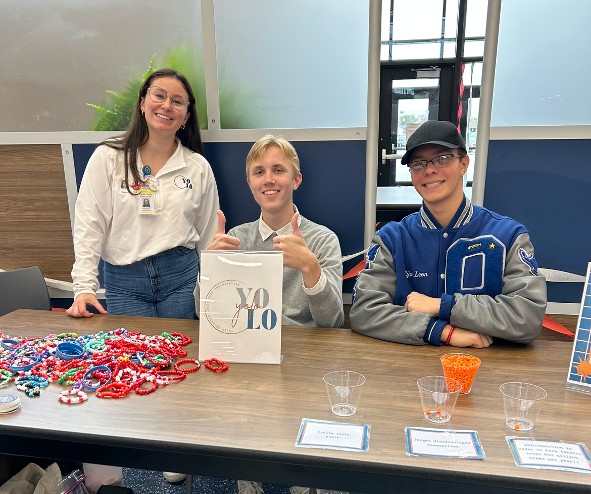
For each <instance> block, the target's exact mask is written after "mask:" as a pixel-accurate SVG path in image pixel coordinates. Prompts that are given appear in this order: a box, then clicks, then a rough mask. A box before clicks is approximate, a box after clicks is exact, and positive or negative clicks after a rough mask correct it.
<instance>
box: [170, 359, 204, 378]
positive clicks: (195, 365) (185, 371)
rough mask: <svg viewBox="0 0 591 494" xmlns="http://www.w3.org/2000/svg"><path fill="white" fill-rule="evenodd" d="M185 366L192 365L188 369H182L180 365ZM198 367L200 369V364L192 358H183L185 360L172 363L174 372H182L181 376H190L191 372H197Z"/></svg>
mask: <svg viewBox="0 0 591 494" xmlns="http://www.w3.org/2000/svg"><path fill="white" fill-rule="evenodd" d="M185 364H193V366H192V367H189V368H188V369H187V368H185V369H182V368H181V365H185ZM200 367H201V364H200V363H199V360H196V359H194V358H185V359H181V360H177V361H176V362H175V363H174V370H176V371H178V372H182V373H183V374H191V373H193V372H197V371H198V370H199V368H200Z"/></svg>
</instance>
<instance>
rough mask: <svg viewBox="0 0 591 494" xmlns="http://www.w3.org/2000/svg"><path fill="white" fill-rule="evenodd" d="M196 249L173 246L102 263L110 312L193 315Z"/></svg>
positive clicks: (129, 314) (162, 315)
mask: <svg viewBox="0 0 591 494" xmlns="http://www.w3.org/2000/svg"><path fill="white" fill-rule="evenodd" d="M198 270H199V261H198V257H197V252H196V251H195V250H194V249H188V248H187V247H174V248H172V249H169V250H166V251H164V252H161V253H160V254H156V255H154V256H151V257H147V258H146V259H142V260H141V261H137V262H134V263H133V264H128V265H126V266H115V265H113V264H109V263H108V262H105V263H104V282H105V291H106V298H107V310H108V311H109V313H110V314H119V315H127V316H147V317H172V318H177V319H195V318H196V314H195V295H194V290H195V284H196V282H197V272H198Z"/></svg>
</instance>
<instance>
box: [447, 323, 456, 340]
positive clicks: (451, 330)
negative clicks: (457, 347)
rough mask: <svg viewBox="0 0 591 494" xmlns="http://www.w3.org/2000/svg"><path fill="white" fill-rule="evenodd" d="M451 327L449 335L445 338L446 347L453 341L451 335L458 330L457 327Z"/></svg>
mask: <svg viewBox="0 0 591 494" xmlns="http://www.w3.org/2000/svg"><path fill="white" fill-rule="evenodd" d="M449 326H450V328H449V333H447V338H445V344H446V345H449V342H450V341H451V335H452V334H454V331H455V329H456V327H455V326H453V325H451V324H450V325H449Z"/></svg>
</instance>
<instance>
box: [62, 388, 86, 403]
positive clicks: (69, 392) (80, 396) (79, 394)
mask: <svg viewBox="0 0 591 494" xmlns="http://www.w3.org/2000/svg"><path fill="white" fill-rule="evenodd" d="M57 399H58V401H61V402H62V403H66V404H68V405H71V404H75V403H83V402H85V401H86V400H88V395H87V394H86V393H85V392H84V391H82V390H81V389H66V390H64V391H62V392H60V394H59V395H58V396H57Z"/></svg>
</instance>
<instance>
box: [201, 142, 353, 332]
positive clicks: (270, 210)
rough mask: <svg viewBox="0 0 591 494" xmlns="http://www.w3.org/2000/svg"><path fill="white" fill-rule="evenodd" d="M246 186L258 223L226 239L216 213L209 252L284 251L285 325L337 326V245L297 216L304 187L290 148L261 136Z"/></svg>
mask: <svg viewBox="0 0 591 494" xmlns="http://www.w3.org/2000/svg"><path fill="white" fill-rule="evenodd" d="M246 181H247V182H248V186H249V187H250V190H251V192H252V195H253V197H254V200H255V201H256V202H257V203H258V205H259V206H260V207H261V216H260V218H259V219H258V220H256V221H253V222H251V223H244V224H242V225H239V226H237V227H235V228H233V229H231V230H230V231H229V232H228V233H227V234H226V233H224V231H225V222H226V220H225V217H224V214H223V213H222V212H221V211H218V231H217V233H216V234H215V235H214V237H213V240H212V242H211V243H210V244H209V246H208V247H207V250H249V251H251V250H280V251H283V265H284V269H283V319H282V322H283V324H293V325H299V326H318V327H327V328H334V327H341V326H342V325H343V320H344V314H343V298H342V276H343V267H342V261H341V248H340V245H339V240H338V238H337V236H336V235H335V234H334V233H333V232H332V231H331V230H329V229H328V228H326V227H325V226H322V225H318V224H317V223H314V222H312V221H310V220H309V219H307V218H304V217H303V216H301V215H300V214H299V212H298V210H297V208H296V207H295V205H294V203H293V192H294V191H295V190H297V189H298V187H299V186H300V185H301V183H302V173H301V172H300V160H299V158H298V155H297V153H296V150H295V149H294V147H293V146H292V145H291V144H290V143H289V142H288V141H287V140H285V139H283V138H282V137H275V136H273V135H266V136H263V137H261V138H260V139H259V140H258V141H257V142H256V143H255V144H254V145H253V146H252V149H251V150H250V152H249V153H248V156H247V157H246ZM197 302H198V301H197Z"/></svg>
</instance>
